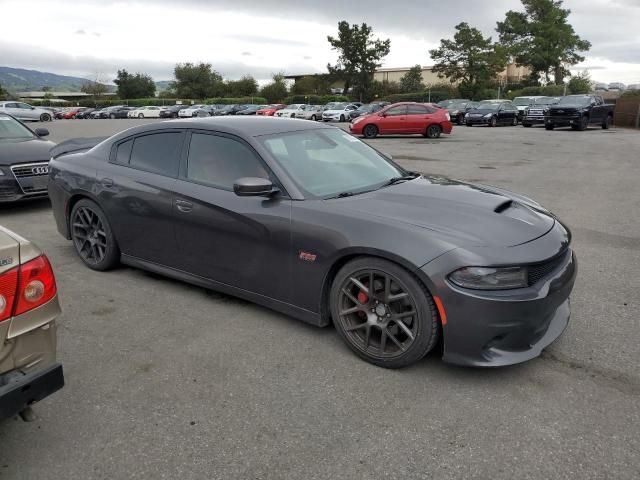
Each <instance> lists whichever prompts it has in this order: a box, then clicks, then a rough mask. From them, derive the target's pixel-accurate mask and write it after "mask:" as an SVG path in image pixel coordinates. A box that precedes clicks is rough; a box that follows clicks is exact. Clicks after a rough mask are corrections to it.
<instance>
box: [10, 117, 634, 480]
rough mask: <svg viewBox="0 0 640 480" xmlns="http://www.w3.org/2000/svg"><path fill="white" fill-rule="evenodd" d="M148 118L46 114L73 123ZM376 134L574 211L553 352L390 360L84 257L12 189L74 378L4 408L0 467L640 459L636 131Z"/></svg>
mask: <svg viewBox="0 0 640 480" xmlns="http://www.w3.org/2000/svg"><path fill="white" fill-rule="evenodd" d="M148 121H150V120H148ZM141 122H143V120H96V121H82V120H68V121H57V122H53V123H49V124H45V125H38V126H45V127H46V128H49V130H50V131H51V139H52V140H54V141H61V140H64V139H67V138H72V137H81V136H90V137H94V136H101V135H109V134H111V133H115V132H117V131H120V130H122V129H124V128H127V127H129V126H132V125H135V124H139V123H141ZM371 144H372V145H374V146H375V147H376V148H379V149H380V150H383V151H385V152H388V153H390V154H392V155H393V156H394V158H395V159H396V160H397V161H398V162H399V163H401V164H402V165H404V166H406V167H408V168H410V169H413V170H418V171H421V172H424V173H432V174H439V175H447V176H451V177H454V178H460V179H464V180H469V181H475V182H481V183H487V184H492V185H497V186H500V187H504V188H507V189H511V190H514V191H517V192H520V193H524V194H526V195H529V196H532V197H533V198H535V199H536V200H538V201H539V202H540V203H542V204H543V205H545V206H546V207H547V208H549V209H550V210H551V211H553V212H554V213H556V214H557V215H558V216H559V217H560V218H562V219H563V220H564V221H565V222H566V223H567V224H568V225H569V226H570V228H571V229H572V231H573V235H574V240H573V246H574V249H575V250H576V253H577V256H578V263H579V274H578V281H577V284H576V287H575V290H574V294H573V297H572V302H573V303H572V307H573V314H572V319H571V322H570V324H569V327H568V329H567V330H566V331H565V333H564V335H563V336H562V337H561V338H560V339H559V340H558V341H557V342H556V343H554V344H553V345H552V346H551V347H550V348H549V349H548V350H547V351H546V352H545V354H544V355H543V356H542V357H541V358H539V359H536V360H534V361H532V362H529V363H527V364H524V365H520V366H515V367H508V368H500V369H491V370H479V369H463V368H458V367H452V366H448V365H445V364H443V363H442V362H441V361H440V359H439V357H438V354H437V352H432V353H431V354H430V355H428V356H427V358H425V359H424V360H423V361H421V362H419V363H418V364H416V365H414V366H412V367H410V368H406V369H403V370H397V371H391V370H384V369H381V368H377V367H374V366H372V365H369V364H367V363H365V362H363V361H361V360H359V359H357V358H356V357H355V356H354V355H353V354H352V353H351V352H350V351H349V350H348V348H347V347H346V346H345V345H344V344H343V343H342V342H341V340H340V339H339V338H338V335H337V334H336V333H335V332H334V331H333V329H331V328H327V329H317V328H315V327H312V326H309V325H306V324H304V323H301V322H299V321H296V320H294V319H291V318H288V317H286V316H284V315H281V314H278V313H274V312H271V311H269V310H267V309H264V308H262V307H258V306H255V305H252V304H249V303H246V302H244V301H241V300H237V299H234V298H232V297H228V296H225V295H222V294H218V293H215V292H210V291H206V290H203V289H201V288H197V287H193V286H190V285H186V284H182V283H179V282H176V281H173V280H168V279H165V278H162V277H158V276H155V275H151V274H148V273H144V272H141V271H138V270H134V269H130V268H121V269H118V270H115V271H113V272H109V273H98V272H94V271H91V270H89V269H87V268H86V267H84V266H83V265H82V264H81V261H80V259H79V258H78V257H77V256H76V255H75V253H74V250H73V247H72V245H71V243H70V242H67V241H66V240H65V239H63V238H62V237H61V236H60V235H59V234H58V233H57V231H56V229H55V225H54V221H53V217H52V215H51V212H50V209H49V206H48V203H47V202H37V203H31V204H24V205H19V206H10V207H2V208H0V223H1V224H2V225H4V226H6V227H8V228H10V229H12V230H15V231H17V232H18V233H20V234H22V235H24V236H26V237H27V238H29V239H31V240H33V241H34V242H36V243H37V244H38V245H39V246H40V247H41V248H43V249H44V250H45V251H46V253H47V254H48V255H49V258H50V259H51V261H52V264H53V266H54V269H55V271H56V274H57V280H58V286H59V290H60V297H61V302H62V305H63V315H62V316H61V317H60V319H59V330H58V341H59V358H60V359H61V361H62V363H63V364H64V368H65V374H66V379H67V385H66V387H65V388H64V389H63V390H62V391H60V392H58V393H56V394H55V395H54V396H52V397H50V398H49V399H46V400H45V401H44V402H42V403H41V404H39V405H37V406H36V407H35V410H36V413H37V414H38V416H39V418H38V420H37V421H35V422H31V423H23V422H21V421H19V420H9V421H5V422H3V423H0V478H16V479H30V480H32V479H48V478H65V479H76V478H78V479H94V478H95V479H103V478H105V479H106V478H109V479H124V478H144V479H147V478H148V479H160V478H167V479H177V478H180V479H192V478H193V479H202V478H207V479H235V478H238V479H249V478H251V479H266V478H277V479H296V480H298V479H330V478H335V479H337V478H340V479H347V478H358V479H360V478H363V479H379V478H398V479H407V478H411V479H413V478H420V479H423V478H424V479H426V478H464V479H469V478H478V479H483V478H496V479H501V478H504V479H514V478H517V479H528V478H536V479H550V478H553V479H563V478H567V479H576V478H579V479H591V478H593V479H601V478H612V479H637V478H638V477H639V476H640V455H638V452H639V451H640V435H639V432H640V373H639V368H638V367H639V365H640V342H639V339H640V320H639V318H640V317H639V316H638V307H639V306H640V289H639V288H638V287H639V286H640V283H639V281H638V278H639V276H638V268H640V221H639V219H640V214H639V213H638V212H639V211H640V187H639V186H638V182H639V180H640V163H639V162H638V152H640V133H638V132H636V131H631V130H624V129H615V128H614V129H612V130H609V131H604V130H600V129H595V128H591V129H589V130H588V131H586V132H574V131H571V130H565V129H561V130H556V131H553V132H548V131H545V130H544V129H543V128H539V127H538V128H531V129H525V128H522V127H501V128H494V129H490V128H483V127H474V128H468V127H456V128H455V129H454V132H453V135H451V136H444V137H443V138H441V139H437V140H428V139H424V138H422V137H417V136H416V137H396V138H379V139H375V140H372V141H371ZM141 234H144V232H141Z"/></svg>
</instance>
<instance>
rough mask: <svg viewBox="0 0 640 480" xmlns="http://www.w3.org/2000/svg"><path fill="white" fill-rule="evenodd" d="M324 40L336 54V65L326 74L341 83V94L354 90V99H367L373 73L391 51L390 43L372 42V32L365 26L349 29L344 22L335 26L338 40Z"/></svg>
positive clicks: (354, 26)
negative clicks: (355, 97) (340, 79)
mask: <svg viewBox="0 0 640 480" xmlns="http://www.w3.org/2000/svg"><path fill="white" fill-rule="evenodd" d="M327 40H328V41H329V44H330V45H331V48H332V49H333V50H336V51H337V52H338V54H339V55H338V62H337V63H336V64H335V65H331V64H329V65H327V69H328V70H329V74H330V75H332V76H336V77H339V78H342V79H343V80H344V90H343V93H345V94H346V93H347V92H348V91H349V88H350V87H353V91H354V93H355V94H356V95H358V96H360V97H363V96H366V95H367V94H368V91H369V90H370V88H371V82H372V81H373V74H374V72H375V71H376V69H377V68H379V67H380V65H381V64H382V63H381V61H382V59H383V58H384V57H386V56H387V55H388V54H389V51H390V50H391V40H389V39H386V40H378V39H374V38H373V32H372V29H371V27H369V26H368V25H367V24H366V23H363V24H362V25H357V24H354V25H351V26H350V25H349V23H348V22H345V21H344V20H343V21H341V22H339V23H338V36H337V37H332V36H328V37H327Z"/></svg>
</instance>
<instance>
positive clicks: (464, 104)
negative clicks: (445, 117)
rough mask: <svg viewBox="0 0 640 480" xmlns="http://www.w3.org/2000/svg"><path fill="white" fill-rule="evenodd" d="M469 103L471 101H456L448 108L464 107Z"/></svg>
mask: <svg viewBox="0 0 640 480" xmlns="http://www.w3.org/2000/svg"><path fill="white" fill-rule="evenodd" d="M467 103H469V102H454V103H450V104H449V106H448V107H447V108H449V109H452V108H464V107H466V106H467Z"/></svg>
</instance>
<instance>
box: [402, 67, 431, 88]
mask: <svg viewBox="0 0 640 480" xmlns="http://www.w3.org/2000/svg"><path fill="white" fill-rule="evenodd" d="M424 88H425V87H424V83H422V66H421V65H415V66H413V67H411V68H410V69H409V71H408V72H407V73H405V74H404V75H403V76H402V78H400V91H401V92H402V93H413V92H422V91H424Z"/></svg>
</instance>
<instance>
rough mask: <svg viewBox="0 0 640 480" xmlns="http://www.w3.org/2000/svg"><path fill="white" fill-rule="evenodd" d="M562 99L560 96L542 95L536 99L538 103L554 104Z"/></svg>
mask: <svg viewBox="0 0 640 480" xmlns="http://www.w3.org/2000/svg"><path fill="white" fill-rule="evenodd" d="M558 100H560V99H559V98H558V97H542V98H538V99H537V100H536V105H553V104H554V103H558Z"/></svg>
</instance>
